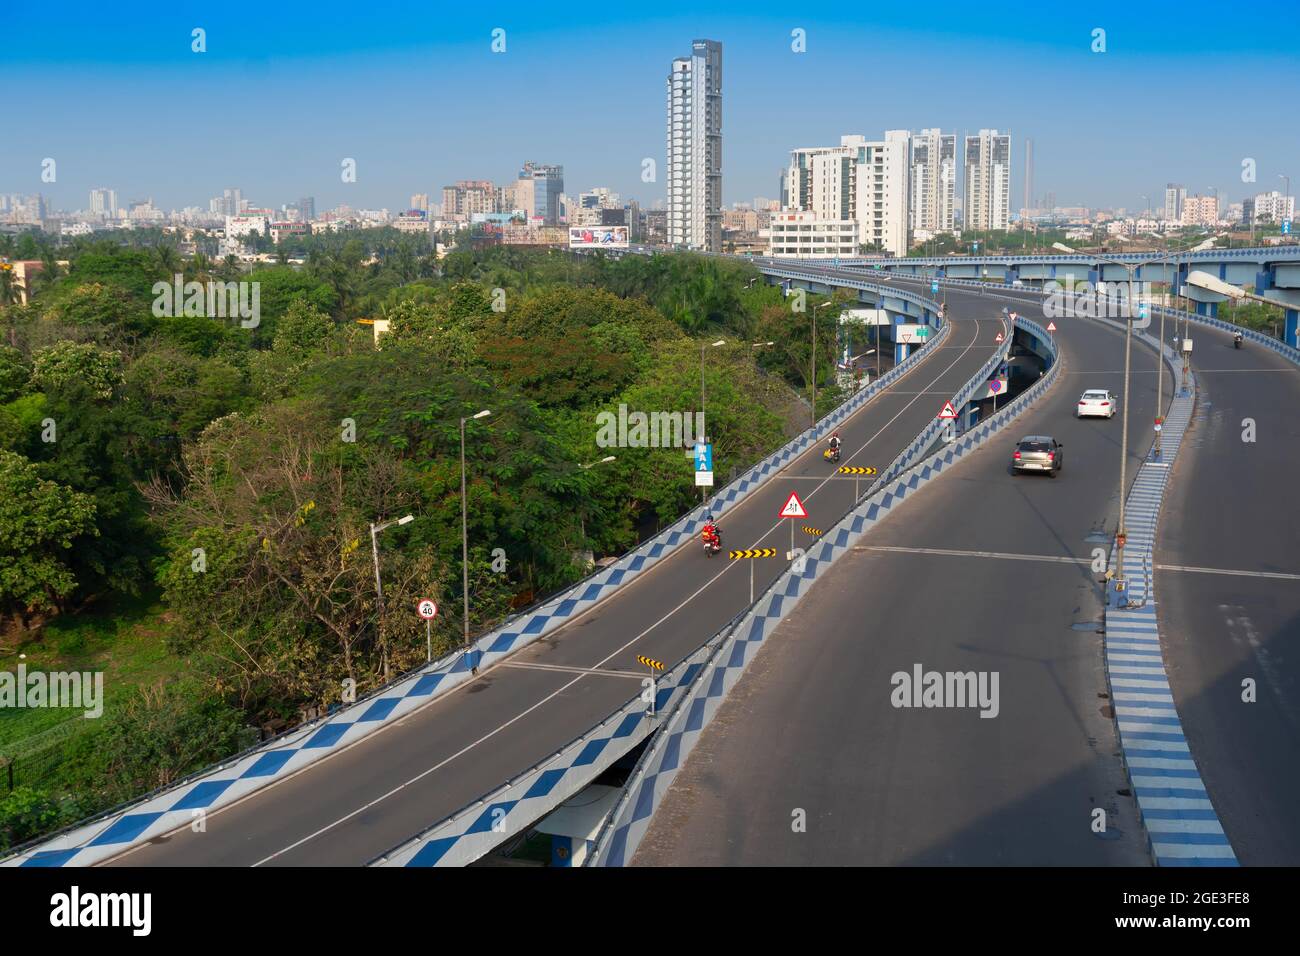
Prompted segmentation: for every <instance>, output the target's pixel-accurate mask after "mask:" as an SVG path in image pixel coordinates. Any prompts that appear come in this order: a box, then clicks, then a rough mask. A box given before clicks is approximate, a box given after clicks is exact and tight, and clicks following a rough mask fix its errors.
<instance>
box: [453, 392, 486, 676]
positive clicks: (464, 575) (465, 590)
mask: <svg viewBox="0 0 1300 956" xmlns="http://www.w3.org/2000/svg"><path fill="white" fill-rule="evenodd" d="M491 414H492V413H491V412H490V411H489V410H488V409H486V408H485V409H483V411H481V412H478V413H477V414H475V415H471V416H470V417H469V418H462V419H461V420H460V573H461V606H462V607H461V612H462V613H461V617H462V620H463V622H464V628H465V633H464V652H465V654H466V655H468V654H469V506H468V502H467V499H466V497H465V423H466V422H467V421H470V420H471V419H475V418H486V417H487V416H488V415H491ZM470 673H471V674H477V673H478V665H477V664H474V663H472V662H471V666H470Z"/></svg>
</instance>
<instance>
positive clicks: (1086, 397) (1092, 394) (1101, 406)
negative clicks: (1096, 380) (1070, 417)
mask: <svg viewBox="0 0 1300 956" xmlns="http://www.w3.org/2000/svg"><path fill="white" fill-rule="evenodd" d="M1118 407H1119V399H1117V398H1116V397H1115V396H1114V395H1112V394H1111V393H1110V392H1109V391H1107V390H1106V389H1104V388H1090V389H1088V390H1087V391H1086V392H1084V393H1083V395H1081V396H1080V397H1079V404H1077V405H1075V406H1074V416H1075V418H1114V417H1115V409H1116V408H1118Z"/></svg>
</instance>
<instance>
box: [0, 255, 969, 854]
mask: <svg viewBox="0 0 1300 956" xmlns="http://www.w3.org/2000/svg"><path fill="white" fill-rule="evenodd" d="M839 281H840V280H836V282H837V283H838V282H839ZM874 285H875V284H874V283H855V286H860V287H864V288H866V287H872V286H874ZM881 291H882V292H883V291H885V290H881ZM891 291H892V290H891ZM912 298H914V299H915V300H916V301H918V302H920V303H923V304H928V307H930V308H931V309H933V310H937V309H938V303H936V302H932V301H929V300H927V299H924V297H922V296H919V295H917V296H912ZM939 321H940V328H939V331H938V334H937V335H936V336H935V338H934V340H933V341H931V342H930V343H929V344H928V345H927V346H926V347H923V348H921V349H918V350H917V351H916V352H915V353H913V354H912V355H910V356H909V357H908V358H907V359H906V360H905V361H903V362H901V363H900V364H899V365H897V366H895V367H894V368H892V369H890V370H889V372H887V373H885V374H884V375H882V376H881V377H880V378H879V379H877V380H876V381H875V382H872V383H871V384H870V385H868V386H867V387H866V388H863V389H860V390H859V391H858V392H856V393H855V394H854V395H852V396H851V397H850V398H848V399H847V400H846V401H844V402H842V403H841V404H840V405H838V406H837V407H836V408H835V409H834V410H832V411H831V412H830V413H829V414H827V415H826V416H825V417H823V418H822V420H821V421H819V422H817V423H816V425H814V426H812V427H810V428H808V429H805V430H804V431H803V432H802V433H800V434H799V435H798V436H796V437H795V438H793V439H791V440H790V441H789V442H787V443H786V444H785V445H783V446H782V447H781V448H779V449H777V450H776V451H775V452H773V453H772V454H770V455H768V456H767V457H766V458H764V459H763V460H762V461H760V462H758V463H757V464H755V465H753V466H752V467H750V468H748V469H746V471H745V472H744V473H743V474H741V475H740V476H739V477H738V478H737V479H736V480H734V481H731V482H729V483H728V484H726V485H725V486H723V487H722V488H720V489H719V491H718V493H717V494H716V495H714V496H713V497H712V498H711V499H710V500H709V501H708V502H707V503H705V504H702V505H700V506H697V507H696V508H694V509H693V510H691V511H690V512H689V513H688V514H686V515H684V516H683V517H682V518H680V519H678V520H677V521H676V522H674V523H673V524H672V525H670V526H669V527H668V528H666V529H665V530H663V531H661V532H660V533H659V534H657V535H655V536H654V537H653V538H650V539H649V540H647V541H645V542H643V543H642V544H640V545H638V546H637V547H636V548H634V549H632V550H631V551H629V552H628V553H627V554H625V555H623V556H622V557H620V558H619V559H618V560H617V561H616V562H614V563H613V564H611V565H609V566H607V567H604V568H599V569H597V570H595V571H593V572H592V573H591V574H590V575H588V576H587V577H585V578H583V579H582V580H580V581H578V582H577V583H576V584H573V585H571V586H569V587H568V588H566V589H565V590H563V591H561V592H560V593H559V594H556V595H553V596H551V597H549V598H545V599H543V600H542V601H541V602H538V604H536V605H534V606H533V607H531V608H528V609H525V610H524V611H522V612H520V613H519V614H517V615H514V616H512V617H510V618H508V619H507V620H506V621H505V622H503V623H502V624H501V625H500V626H498V627H496V628H494V629H493V630H491V631H490V632H488V633H487V634H484V635H482V636H481V637H479V638H477V639H475V640H474V641H473V642H472V643H471V645H470V647H469V648H468V649H467V650H457V651H454V652H452V653H450V654H448V655H446V656H445V657H443V658H441V659H439V660H437V661H434V662H433V663H431V664H427V665H424V666H422V667H420V668H418V669H417V670H415V671H413V672H411V673H409V674H406V675H403V676H402V677H399V678H397V679H396V680H395V681H393V682H390V683H389V684H386V685H384V686H382V687H379V688H377V689H376V690H374V691H373V692H371V693H370V694H369V695H367V696H365V697H363V698H361V699H360V700H358V701H357V702H356V703H354V704H348V705H346V706H344V707H342V708H340V709H338V710H336V711H334V712H333V713H331V714H330V715H329V716H327V717H325V718H322V719H320V720H317V721H314V722H311V723H308V724H304V725H302V726H300V727H296V728H294V729H292V730H290V731H288V732H286V733H284V734H281V735H279V736H278V737H276V738H274V739H272V740H270V741H265V742H263V743H260V744H258V745H256V746H254V747H252V748H249V749H248V750H245V751H243V752H242V753H239V754H236V755H234V756H232V757H230V758H228V759H226V760H224V761H222V762H221V763H219V764H217V765H215V766H212V767H207V768H204V769H203V770H201V771H198V772H197V773H194V774H191V775H189V776H188V777H186V778H184V779H183V780H181V781H178V782H176V783H174V784H172V785H170V786H168V787H165V788H161V789H159V790H156V791H153V792H151V793H149V794H146V795H145V796H143V797H141V798H139V799H137V800H133V801H130V802H128V803H126V804H123V805H121V806H118V807H114V808H112V809H110V810H107V811H104V812H102V813H100V814H97V815H95V816H94V817H91V818H89V819H88V820H84V821H81V822H79V823H76V824H73V825H72V826H70V827H67V828H65V829H63V830H61V831H59V832H58V833H56V834H54V835H52V836H49V837H44V838H41V839H38V840H35V841H31V842H29V843H27V844H24V845H22V846H19V847H16V848H15V849H13V850H12V851H10V853H9V855H8V856H6V857H4V858H3V859H0V866H52V867H59V866H67V865H73V866H88V865H92V864H94V863H99V862H102V861H104V860H107V859H110V858H112V857H114V856H117V855H118V854H120V853H122V852H124V851H125V850H127V849H130V848H131V847H133V846H138V845H140V844H142V843H146V842H149V841H150V840H153V839H155V838H157V837H160V836H164V835H166V834H167V833H170V832H172V831H173V830H177V829H180V828H182V827H185V826H191V825H193V824H194V821H195V820H196V819H197V818H199V817H201V816H202V815H204V814H208V813H212V812H215V811H216V810H218V809H220V808H222V807H224V806H228V805H230V804H231V803H233V802H235V801H237V800H240V799H243V798H244V797H247V796H248V795H249V794H250V793H252V792H253V791H255V790H259V789H261V788H262V787H265V786H267V785H269V784H271V783H273V782H275V781H277V780H281V779H283V778H284V777H286V776H289V775H290V774H293V773H296V772H298V771H299V770H302V769H303V768H304V767H306V766H308V765H310V764H313V763H316V762H318V761H319V760H321V759H324V758H325V757H328V756H331V755H332V754H335V753H338V752H339V751H340V750H342V749H344V748H345V747H348V746H350V745H352V744H354V743H356V742H358V741H360V740H362V739H363V738H365V737H367V736H369V735H370V734H372V733H374V732H375V731H377V730H381V729H383V728H385V727H388V726H391V725H392V724H393V723H394V722H396V721H397V720H400V719H401V718H403V717H405V716H407V715H408V714H409V713H411V711H413V710H415V709H417V708H419V707H422V706H424V705H425V704H427V703H429V702H430V701H431V700H434V699H436V698H438V697H440V696H442V695H443V694H445V693H447V692H449V691H450V690H452V689H454V688H455V687H458V686H460V685H461V684H463V683H465V682H466V681H469V680H472V679H473V677H474V675H475V673H476V672H478V671H482V670H483V669H485V668H488V667H491V666H493V665H495V664H497V663H499V662H500V661H501V660H503V659H504V658H506V657H509V656H510V655H512V654H514V653H516V652H517V651H519V650H521V649H522V648H524V647H527V646H528V645H530V644H532V643H533V642H534V641H536V640H537V639H538V638H540V637H542V636H544V635H546V634H549V633H551V632H552V631H554V630H556V629H558V628H560V627H562V626H564V625H565V624H566V623H568V621H569V620H571V619H572V618H573V617H575V616H576V615H578V614H582V613H584V612H585V611H587V610H588V609H590V608H591V607H593V606H594V605H596V604H598V603H600V602H602V601H604V600H606V599H607V598H609V597H610V596H611V595H613V594H614V593H616V592H617V591H618V590H619V589H621V588H622V587H623V586H625V585H627V584H629V583H630V582H632V581H634V580H635V579H636V578H637V577H639V576H640V575H641V574H642V573H644V572H646V571H648V570H649V569H650V568H652V567H654V566H655V565H656V564H658V563H659V562H660V561H662V560H663V559H665V558H667V557H668V556H670V555H671V554H673V553H675V552H676V551H677V549H678V548H680V547H682V546H683V545H686V544H689V543H691V542H693V541H694V540H695V538H696V535H697V534H698V532H699V529H700V528H701V527H703V525H704V523H705V516H706V515H711V516H713V517H715V518H716V517H717V516H719V515H721V514H723V513H725V512H727V511H730V510H731V509H732V508H734V507H736V506H737V505H738V504H740V503H741V502H742V501H744V500H745V499H746V498H748V497H749V496H750V495H751V494H753V493H754V492H755V491H756V490H757V489H759V488H761V487H762V486H763V485H764V484H765V483H766V482H767V481H768V480H769V479H771V478H772V477H773V476H775V475H777V474H778V473H779V472H780V471H781V470H782V469H784V468H785V466H786V465H788V464H789V463H790V462H791V461H793V460H794V459H795V458H797V457H798V456H799V455H801V454H803V453H804V452H805V451H807V450H808V449H809V448H811V447H813V446H814V445H816V444H817V443H818V442H819V441H820V440H821V439H822V438H823V437H824V436H825V435H828V434H829V433H831V432H832V431H834V430H835V429H836V428H838V427H839V426H840V424H841V423H842V422H843V421H844V420H845V419H847V418H848V417H849V416H850V415H853V414H854V413H856V412H857V411H858V410H860V409H861V408H862V407H863V406H864V405H866V404H867V403H868V402H870V401H871V400H872V399H873V398H875V397H876V396H877V395H879V394H880V393H881V392H882V391H884V390H885V389H887V388H889V387H890V386H891V385H893V384H894V383H895V382H897V381H898V380H899V379H900V378H902V377H903V376H905V375H906V374H908V373H909V372H910V371H911V370H912V369H914V368H916V366H917V365H918V364H920V362H922V361H923V360H924V359H925V358H926V357H928V356H929V355H930V354H932V352H931V349H933V348H934V347H936V346H938V345H939V344H941V343H942V341H943V340H944V339H945V338H946V337H947V335H948V334H949V332H950V331H951V325H950V324H949V323H947V322H945V321H943V320H942V319H940V320H939Z"/></svg>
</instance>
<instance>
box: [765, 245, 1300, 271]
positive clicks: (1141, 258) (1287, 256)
mask: <svg viewBox="0 0 1300 956" xmlns="http://www.w3.org/2000/svg"><path fill="white" fill-rule="evenodd" d="M1150 257H1151V253H1149V252H1129V253H1119V254H1116V255H1111V254H1110V253H1107V254H1106V256H1105V258H1106V259H1107V260H1114V261H1118V262H1133V263H1137V262H1146V261H1147V260H1148V259H1150ZM1181 258H1182V260H1183V261H1184V262H1189V261H1190V262H1197V261H1200V262H1215V261H1218V260H1220V259H1265V260H1269V261H1277V262H1300V245H1296V244H1290V245H1278V246H1248V247H1243V248H1240V249H1205V250H1202V251H1200V252H1191V251H1190V250H1189V251H1187V252H1185V253H1184V254H1183V255H1182V257H1181ZM1097 259H1098V257H1097V256H1096V255H1094V254H1092V253H1088V252H1073V253H1064V252H1061V253H1052V254H1051V255H1046V254H1044V255H1033V254H1023V253H1021V254H1014V255H1013V254H1007V255H985V256H853V257H841V258H838V259H836V258H834V257H826V258H822V259H799V260H789V259H779V258H776V257H772V256H765V257H762V258H761V259H760V257H758V256H755V257H753V258H752V259H751V261H767V262H772V261H775V262H789V261H798V262H801V263H805V264H809V265H814V264H815V265H836V266H840V267H845V266H847V267H858V266H871V267H874V266H876V265H880V266H882V267H886V266H901V265H908V264H911V265H935V264H940V265H1007V264H1013V263H1025V264H1031V265H1032V264H1035V263H1042V264H1043V265H1059V264H1062V263H1066V264H1068V263H1075V262H1094V261H1097Z"/></svg>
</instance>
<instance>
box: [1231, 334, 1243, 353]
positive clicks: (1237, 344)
mask: <svg viewBox="0 0 1300 956" xmlns="http://www.w3.org/2000/svg"><path fill="white" fill-rule="evenodd" d="M1232 347H1233V348H1234V349H1239V348H1241V333H1240V332H1238V333H1237V334H1236V335H1234V336H1233V337H1232Z"/></svg>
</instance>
